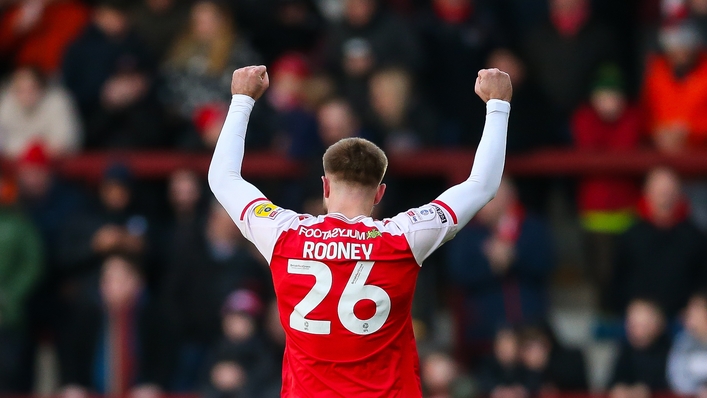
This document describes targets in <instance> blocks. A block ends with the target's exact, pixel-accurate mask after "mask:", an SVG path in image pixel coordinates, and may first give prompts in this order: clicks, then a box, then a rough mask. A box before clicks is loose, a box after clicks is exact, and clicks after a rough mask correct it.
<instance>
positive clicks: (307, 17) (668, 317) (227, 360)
mask: <svg viewBox="0 0 707 398" xmlns="http://www.w3.org/2000/svg"><path fill="white" fill-rule="evenodd" d="M705 44H707V1H706V0H631V1H629V0H625V1H614V0H594V1H590V0H228V1H226V0H85V1H81V0H17V1H14V2H2V3H0V78H2V84H1V85H0V155H1V156H2V157H3V158H4V159H5V160H7V161H8V162H9V163H10V164H12V167H7V168H4V169H3V171H2V174H1V175H0V395H2V394H4V393H29V392H31V391H32V388H33V386H34V385H35V384H36V382H37V380H36V378H37V375H36V374H35V368H36V367H37V364H36V361H37V357H38V351H39V349H40V347H42V346H46V345H50V346H52V347H54V351H55V352H56V358H57V362H58V366H57V367H58V390H57V392H58V393H60V394H62V395H63V396H64V397H66V398H84V397H87V396H88V395H89V394H93V393H98V394H118V395H128V394H129V395H131V396H132V397H135V398H153V397H156V396H158V395H159V394H161V393H163V392H171V393H184V392H198V393H201V394H204V396H206V397H214V398H216V397H224V398H225V397H239V398H242V397H250V398H253V397H255V398H258V397H263V398H267V397H276V396H279V383H280V381H279V379H280V366H281V363H280V362H281V358H282V352H283V349H284V334H283V331H282V328H281V326H280V317H279V314H278V313H277V308H276V306H274V305H273V300H274V293H273V290H272V285H271V281H270V277H269V271H268V268H267V264H266V263H264V260H263V259H262V258H261V257H260V256H259V255H258V254H257V253H256V252H255V251H254V250H253V248H252V246H251V245H250V244H248V243H247V242H246V241H245V240H244V238H243V237H242V236H241V234H240V232H239V231H238V229H237V228H236V227H235V225H234V224H233V222H232V221H231V220H230V218H229V216H228V214H227V213H226V212H225V211H224V210H223V209H222V208H221V207H220V205H218V203H216V202H215V200H214V199H213V197H212V196H211V194H210V193H209V192H208V189H207V188H206V186H205V184H204V180H203V176H202V175H199V174H198V173H196V172H195V171H194V170H191V169H189V168H188V167H185V168H180V169H178V170H175V171H174V172H173V173H172V174H171V175H170V177H169V179H168V180H167V181H146V180H140V179H136V178H135V176H134V170H130V169H129V168H128V167H127V166H126V165H125V164H122V163H120V162H115V163H113V164H111V165H110V166H109V167H108V168H106V170H103V174H102V178H101V180H100V182H99V183H98V184H92V185H83V184H80V183H78V182H77V181H68V180H66V179H64V178H63V177H62V176H61V175H59V174H58V173H57V171H56V170H55V169H54V167H53V165H54V160H55V159H59V158H62V157H66V156H71V155H72V154H76V153H80V152H82V151H91V150H115V149H120V150H150V149H171V150H175V151H189V152H197V153H198V152H201V153H209V151H210V150H211V149H213V147H214V145H215V143H216V140H217V139H218V135H219V133H220V129H221V125H222V123H223V121H224V119H225V115H226V113H227V110H228V105H229V101H230V88H229V87H230V78H231V73H232V72H233V70H234V69H236V68H239V67H242V66H246V65H251V64H265V65H267V66H268V68H269V73H270V79H271V87H270V89H269V91H268V92H267V93H266V95H265V96H264V97H263V99H262V100H260V101H259V102H258V103H257V105H256V106H255V109H254V111H253V114H252V117H251V121H250V125H249V132H248V135H247V141H248V142H247V145H248V150H249V151H258V150H262V151H270V152H273V153H279V154H280V155H281V156H285V157H289V158H291V159H294V160H297V161H300V162H302V164H304V165H305V166H306V168H307V169H308V170H309V172H308V175H307V177H305V178H302V179H299V180H278V181H260V182H259V186H261V188H262V189H263V190H264V192H266V193H267V194H268V196H269V198H270V199H272V200H273V201H275V202H276V203H277V204H278V205H281V206H283V207H288V208H293V209H294V210H297V211H303V212H307V213H312V214H321V213H322V212H323V211H324V209H323V208H322V204H321V194H320V186H319V184H320V183H319V180H318V177H319V175H320V173H321V170H320V168H321V166H320V159H321V155H322V153H323V150H324V148H326V147H327V146H328V145H330V144H332V143H334V142H336V141H337V140H339V139H341V138H345V137H351V136H361V137H365V138H368V139H370V140H372V141H374V142H376V143H378V144H379V145H381V146H382V147H383V148H384V149H385V150H386V151H387V152H388V153H390V154H395V155H399V156H411V157H414V156H415V154H416V152H417V151H419V150H425V149H429V148H469V149H473V148H474V147H475V146H476V144H477V143H478V140H479V138H480V135H481V131H482V127H483V122H484V116H485V108H484V104H483V102H482V101H480V100H479V99H478V98H476V97H475V94H474V89H473V88H474V82H475V79H476V72H477V71H478V70H479V69H481V68H484V67H498V68H500V69H502V70H504V71H506V72H508V73H509V74H510V76H511V79H512V82H513V86H514V97H513V105H512V106H513V112H512V117H511V121H510V127H509V133H508V150H509V152H510V153H523V152H529V151H533V150H535V149H539V148H547V147H565V148H576V149H577V150H581V151H588V152H592V151H593V152H609V153H614V154H616V156H621V154H622V153H626V152H629V151H635V150H639V149H646V148H647V149H653V150H657V151H661V152H665V153H668V154H671V155H676V156H679V154H680V153H684V152H686V151H691V150H700V149H702V150H705V149H707V52H706V51H705V48H706V47H705ZM386 182H388V184H389V187H390V189H389V190H388V191H389V194H388V196H387V198H386V200H385V201H384V203H382V206H380V207H379V208H377V210H376V211H377V214H376V216H377V217H388V216H391V215H393V214H395V212H397V211H401V210H404V209H406V208H408V207H411V206H416V205H420V204H422V203H425V202H427V201H430V200H431V199H433V198H434V197H435V196H436V195H437V194H438V193H440V192H441V190H442V189H443V188H444V187H445V185H446V182H445V181H441V180H437V179H428V178H424V179H416V180H410V179H404V178H400V177H395V176H391V177H388V178H387V181H386ZM560 185H561V186H562V187H564V188H562V189H564V190H568V191H571V192H572V193H571V194H570V195H569V197H571V198H572V202H573V204H572V206H573V210H572V211H573V214H574V216H576V218H577V220H579V224H581V230H582V239H583V244H584V253H583V258H584V260H585V261H584V262H585V263H586V265H587V266H586V270H585V271H586V275H587V278H588V279H589V280H590V281H591V283H592V285H593V286H594V287H595V288H596V291H597V292H598V296H599V306H600V310H601V314H602V316H605V317H606V318H607V319H609V318H611V317H613V318H611V319H619V321H617V323H618V326H617V327H615V328H614V329H615V330H613V331H611V332H610V333H609V334H610V335H611V337H612V338H614V339H616V340H618V341H620V342H621V343H620V350H619V352H618V355H617V359H616V364H615V367H614V371H613V374H612V376H611V378H610V383H609V385H608V386H606V388H607V391H609V392H610V394H611V396H612V398H647V397H648V396H650V394H651V393H652V392H664V391H673V392H676V393H680V394H699V395H700V396H701V397H703V398H704V397H707V290H705V285H706V284H707V238H706V237H705V235H704V231H705V230H707V182H705V181H704V180H702V181H701V180H689V181H682V180H681V177H680V176H678V175H677V174H676V173H674V172H673V171H672V170H670V169H667V168H657V169H655V170H652V171H651V172H650V173H649V174H648V175H647V176H646V177H645V180H644V181H643V182H641V181H637V180H635V179H632V178H630V177H623V176H612V175H602V176H595V177H586V178H581V179H578V180H576V181H572V182H569V183H568V182H566V181H565V182H560ZM568 186H570V187H571V189H567V187H568ZM548 203H549V199H548V182H547V181H546V180H540V179H535V178H533V179H529V178H525V179H519V180H517V181H511V180H510V179H506V180H504V182H503V183H502V185H501V188H500V190H499V193H498V195H497V196H496V198H495V199H494V200H493V201H492V202H491V203H490V204H489V205H488V206H486V207H485V208H484V209H483V210H482V211H481V212H480V213H479V214H478V215H477V216H476V218H475V219H474V220H473V221H472V223H471V224H470V225H469V226H468V227H466V228H464V229H462V230H461V231H460V232H459V234H458V235H457V237H456V239H455V240H453V241H451V242H450V243H448V244H447V245H445V246H444V247H443V249H441V250H440V252H439V253H438V254H436V255H435V256H433V257H432V258H430V260H429V261H428V263H427V264H426V266H425V267H423V270H422V273H421V278H420V283H419V286H418V292H417V293H418V294H417V295H418V297H417V298H416V301H415V306H414V309H413V312H414V314H413V315H414V318H415V330H416V337H417V338H418V340H419V341H420V347H421V373H422V382H423V386H424V389H425V391H426V394H427V396H429V397H435V398H442V397H455V398H456V397H472V396H477V395H483V396H492V397H493V398H526V397H528V396H531V395H535V394H538V393H543V394H552V393H557V392H562V391H584V390H587V389H588V388H589V383H588V379H587V373H588V372H587V363H586V358H584V355H583V352H582V351H581V350H579V349H577V348H576V347H567V346H564V345H563V344H562V343H561V342H560V340H559V339H558V338H557V337H556V334H555V331H553V329H552V327H551V326H550V322H548V294H549V291H550V282H551V278H552V276H553V274H554V270H555V269H556V265H557V262H558V261H557V255H556V253H557V244H556V243H555V239H554V238H553V232H552V230H551V228H550V226H549V222H548V206H549V205H548ZM440 313H450V314H451V315H452V318H453V325H454V333H453V334H454V338H453V341H452V344H446V345H445V344H439V341H438V340H439V339H437V338H436V336H437V335H438V334H439V330H438V329H440V327H439V325H438V322H437V321H438V318H439V317H438V315H439V314H440Z"/></svg>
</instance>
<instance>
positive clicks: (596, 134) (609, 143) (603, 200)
mask: <svg viewBox="0 0 707 398" xmlns="http://www.w3.org/2000/svg"><path fill="white" fill-rule="evenodd" d="M641 125H642V123H641V114H640V112H639V108H638V107H637V106H636V105H635V104H633V103H631V102H629V101H628V99H627V97H626V94H625V92H624V81H623V76H622V75H621V72H620V70H619V69H618V67H616V66H614V65H611V64H607V65H603V66H601V67H600V68H599V70H598V71H597V76H596V80H595V82H594V86H593V88H592V92H591V95H590V99H589V102H588V103H586V104H584V105H582V106H580V107H579V109H577V110H576V111H575V113H574V115H573V117H572V134H573V136H574V142H575V147H576V148H577V149H578V150H581V151H593V152H602V151H603V152H617V153H620V152H627V151H632V150H635V149H636V148H637V147H638V145H639V141H640V137H641V134H640V133H641ZM638 192H639V190H638V185H637V183H636V182H635V181H633V180H631V179H627V178H625V177H621V176H591V177H586V178H584V179H582V180H580V182H579V186H578V194H577V201H578V208H579V212H580V215H581V219H582V225H583V227H584V230H585V231H586V236H587V249H588V251H587V260H588V263H589V269H590V270H592V271H591V272H592V274H593V275H592V277H593V278H594V280H595V283H596V284H597V285H598V287H599V290H600V295H601V299H602V305H604V304H605V303H606V291H607V286H608V283H609V281H610V279H611V263H612V257H613V251H612V248H613V240H614V237H615V236H616V235H617V234H619V233H622V232H623V231H625V230H626V229H627V228H628V227H629V226H630V225H631V222H632V219H633V213H632V209H633V208H634V206H635V204H636V200H637V199H638Z"/></svg>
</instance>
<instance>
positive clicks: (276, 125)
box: [214, 53, 323, 159]
mask: <svg viewBox="0 0 707 398" xmlns="http://www.w3.org/2000/svg"><path fill="white" fill-rule="evenodd" d="M269 74H270V88H269V89H268V91H267V93H266V94H265V98H264V101H262V102H261V106H260V107H259V108H258V109H257V110H256V112H255V114H253V115H252V116H251V127H250V128H251V129H253V130H255V131H259V133H258V134H262V133H264V132H266V131H270V133H269V134H266V135H269V136H274V137H275V143H276V144H277V147H278V149H280V150H282V151H286V152H287V154H288V155H289V156H290V157H293V158H295V159H303V158H308V157H310V156H319V155H320V154H321V152H322V151H323V149H322V148H321V147H320V146H319V145H317V144H318V141H319V140H318V138H317V121H316V116H315V115H314V109H312V106H311V105H310V104H309V101H308V98H307V91H308V90H309V81H310V77H311V71H310V67H309V63H308V62H307V59H306V58H304V56H303V55H302V54H298V53H288V54H285V55H283V56H282V57H280V58H278V59H277V60H276V61H275V63H273V65H272V66H271V67H270V71H269ZM219 132H220V131H219ZM247 137H248V136H247ZM216 138H218V133H217V134H215V138H214V143H215V142H216V141H215V139H216ZM253 138H255V137H253ZM253 138H246V139H248V140H249V142H248V144H249V145H252V144H253ZM255 144H256V145H258V144H260V145H264V144H266V143H264V142H263V143H257V142H256V143H255Z"/></svg>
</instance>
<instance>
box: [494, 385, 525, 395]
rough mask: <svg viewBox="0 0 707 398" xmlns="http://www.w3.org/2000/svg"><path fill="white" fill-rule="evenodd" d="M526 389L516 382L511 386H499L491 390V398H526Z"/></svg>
mask: <svg viewBox="0 0 707 398" xmlns="http://www.w3.org/2000/svg"><path fill="white" fill-rule="evenodd" d="M529 395H530V394H529V393H528V390H527V389H526V388H525V387H523V386H521V385H518V384H515V385H512V386H499V387H496V388H494V389H493V391H491V398H528V396H529Z"/></svg>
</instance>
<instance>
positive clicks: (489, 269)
mask: <svg viewBox="0 0 707 398" xmlns="http://www.w3.org/2000/svg"><path fill="white" fill-rule="evenodd" d="M472 221H473V222H472V223H470V224H469V225H468V226H467V227H465V228H463V229H462V230H460V231H459V232H458V234H457V237H456V239H454V240H453V241H451V242H449V243H448V245H449V246H447V252H446V253H447V258H448V262H447V263H448V267H449V268H448V270H447V273H448V277H449V280H450V283H451V285H452V287H453V288H455V290H456V291H457V292H458V293H459V296H460V299H461V302H462V303H463V304H462V305H460V306H459V307H460V309H459V310H458V312H457V322H458V323H459V329H460V340H461V341H460V343H461V345H462V346H461V347H460V348H461V350H462V352H463V355H465V356H466V357H467V358H466V359H467V360H469V359H471V358H470V357H472V356H474V355H478V354H480V353H483V352H485V351H487V350H488V346H489V345H490V344H489V343H490V341H491V340H492V339H493V336H494V331H495V329H496V328H497V327H498V325H502V324H519V323H523V322H527V321H530V320H534V319H541V318H544V316H545V314H546V309H547V299H546V296H545V295H546V291H547V282H548V277H549V274H550V272H551V271H552V269H553V267H554V258H553V244H552V240H551V237H550V232H549V230H548V227H547V225H546V224H545V222H544V221H543V220H542V219H540V218H538V217H537V216H534V215H532V214H528V213H526V212H525V210H524V209H523V207H522V206H521V204H520V203H519V202H518V200H517V198H516V195H515V190H514V188H513V185H512V184H511V183H510V182H509V181H508V180H504V181H502V182H501V186H500V188H499V190H498V193H497V194H496V197H495V198H494V199H493V200H492V201H491V202H489V204H487V205H486V206H485V207H484V208H483V209H482V210H481V211H479V213H478V214H477V215H476V218H475V220H472Z"/></svg>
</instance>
